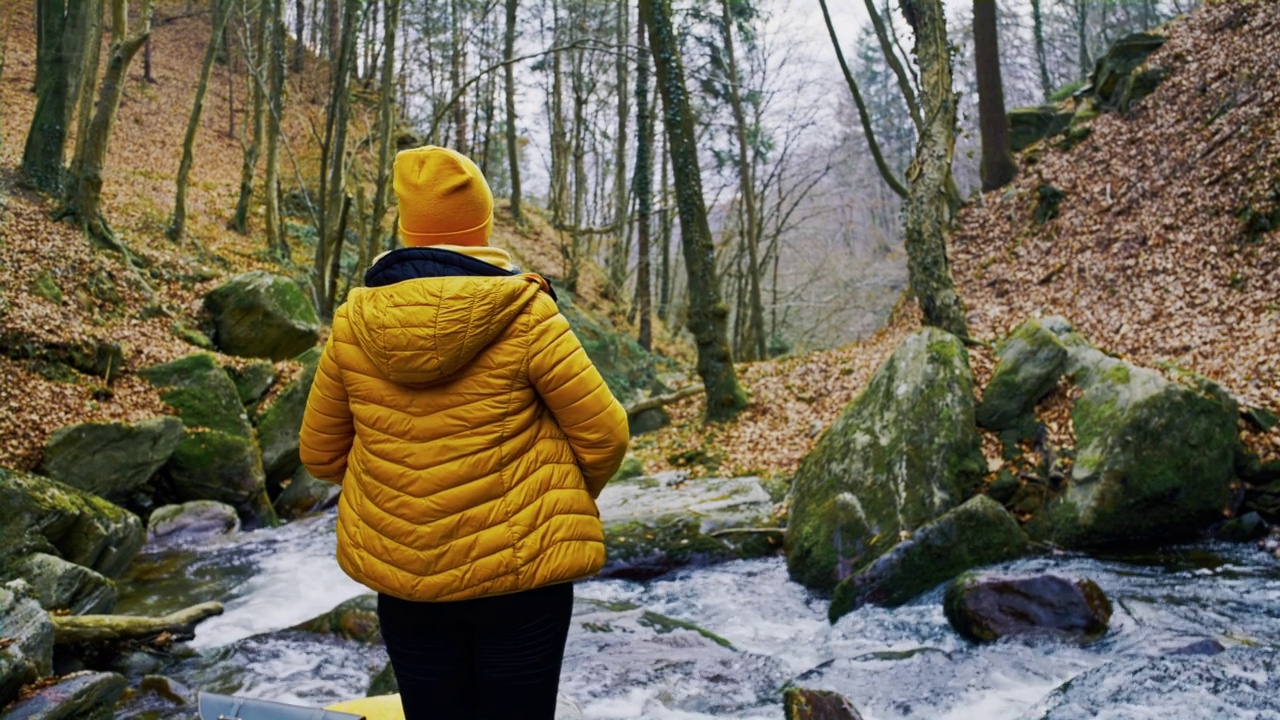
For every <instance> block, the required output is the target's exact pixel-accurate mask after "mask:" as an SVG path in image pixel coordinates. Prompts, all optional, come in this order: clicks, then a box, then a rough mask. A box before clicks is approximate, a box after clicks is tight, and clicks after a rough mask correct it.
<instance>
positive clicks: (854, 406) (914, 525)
mask: <svg viewBox="0 0 1280 720" xmlns="http://www.w3.org/2000/svg"><path fill="white" fill-rule="evenodd" d="M985 469H986V462H985V460H984V459H983V457H982V452H981V449H980V443H979V439H978V432H977V427H976V425H975V422H974V403H973V375H972V373H971V372H970V370H969V363H968V354H967V353H966V352H965V349H964V345H963V344H962V343H961V342H960V340H959V339H957V338H956V337H954V336H952V335H950V334H948V333H946V332H943V331H941V330H938V329H936V328H926V329H924V330H922V331H920V332H918V333H916V334H915V335H912V336H911V337H909V338H908V339H907V340H905V341H904V342H903V343H902V345H900V346H899V347H898V349H897V350H895V351H894V353H893V355H892V357H890V358H889V360H888V361H886V362H885V364H884V365H882V366H881V367H880V368H879V369H878V370H877V371H876V373H875V375H873V376H872V378H871V381H870V382H869V383H868V385H867V388H866V390H864V391H863V393H862V394H861V395H860V396H858V397H857V398H856V399H855V400H853V402H851V403H849V405H848V406H847V407H846V408H845V409H844V411H843V412H842V413H841V415H840V417H839V418H838V419H837V420H836V422H835V423H834V424H833V425H832V426H831V427H830V428H828V429H827V432H826V433H825V434H824V435H823V436H822V438H821V439H820V440H819V441H818V444H817V446H816V447H815V448H814V449H813V451H812V452H810V453H809V454H808V455H807V456H806V457H805V458H804V460H803V461H802V462H801V464H800V468H799V470H798V471H797V473H796V476H795V481H794V485H793V491H792V494H793V498H794V499H793V505H792V508H791V518H790V522H789V527H788V530H787V567H788V569H789V570H790V572H791V577H792V578H794V579H795V580H797V581H799V582H801V583H803V584H804V585H806V586H809V587H814V588H827V589H829V588H832V587H834V586H835V584H836V582H837V581H838V580H839V579H840V578H841V577H844V576H846V575H848V574H849V573H850V572H852V570H854V569H856V568H858V567H861V566H863V565H865V564H867V563H868V562H870V561H871V560H873V559H874V558H875V557H877V556H878V555H880V554H881V553H883V552H884V551H885V550H888V549H889V548H890V547H892V546H893V544H894V542H895V541H896V540H897V539H898V537H899V536H900V534H902V533H910V532H912V531H914V530H916V529H918V528H920V527H922V526H923V525H926V524H928V523H929V522H931V521H932V520H934V519H935V518H937V517H939V516H940V515H942V514H943V513H944V512H946V511H947V510H950V509H951V508H953V507H955V506H957V505H959V504H960V503H962V502H964V501H965V500H966V499H968V498H969V497H970V496H972V495H973V494H974V493H975V492H976V491H977V488H978V485H979V482H980V479H981V476H982V473H983V472H984V471H985Z"/></svg>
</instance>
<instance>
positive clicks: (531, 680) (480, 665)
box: [378, 583, 573, 720]
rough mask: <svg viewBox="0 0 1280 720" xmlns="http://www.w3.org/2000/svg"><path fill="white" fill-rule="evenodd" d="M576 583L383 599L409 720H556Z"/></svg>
mask: <svg viewBox="0 0 1280 720" xmlns="http://www.w3.org/2000/svg"><path fill="white" fill-rule="evenodd" d="M572 614H573V585H572V584H570V583H562V584H559V585H548V586H546V587H541V588H537V589H535V590H527V591H525V592H519V593H514V594H511V595H498V596H495V597H485V598H477V599H475V600H461V601H458V602H435V603H431V602H410V601H407V600H400V599H398V598H394V597H391V596H389V595H379V596H378V620H379V622H381V624H382V637H383V639H384V640H385V641H386V644H387V654H388V655H390V656H391V668H392V670H394V671H395V674H396V682H397V683H398V684H399V685H400V699H401V702H402V703H403V704H404V713H405V718H406V720H435V719H436V718H440V719H441V720H522V719H523V720H553V718H554V717H555V713H556V695H557V691H558V688H559V685H560V663H561V661H562V660H563V659H564V643H565V638H566V637H567V636H568V634H569V620H570V617H571V616H572Z"/></svg>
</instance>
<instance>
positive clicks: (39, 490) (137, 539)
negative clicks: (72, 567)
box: [0, 468, 145, 577]
mask: <svg viewBox="0 0 1280 720" xmlns="http://www.w3.org/2000/svg"><path fill="white" fill-rule="evenodd" d="M144 540H145V535H144V533H143V530H142V521H141V520H139V519H138V517H137V516H136V515H134V514H133V513H131V512H129V511H127V510H124V509H122V508H120V507H117V506H116V505H113V504H111V503H110V502H107V501H106V500H103V499H102V498H99V497H97V496H96V495H90V494H89V493H86V492H84V491H82V490H77V489H76V488H73V487H71V486H69V485H64V484H62V483H60V482H58V481H56V480H50V479H48V478H44V477H41V476H39V475H33V474H30V473H24V472H18V471H15V470H8V469H5V468H0V547H3V548H4V551H5V552H4V558H3V560H0V563H2V564H4V565H5V566H6V568H7V566H8V564H9V563H10V562H12V561H13V560H14V559H16V558H19V557H23V556H25V555H27V554H28V553H32V552H44V553H50V554H53V555H57V556H59V557H61V558H63V559H64V560H69V561H71V562H73V563H76V564H77V565H83V566H85V567H87V568H91V569H93V570H95V571H97V572H99V573H101V574H103V575H105V576H107V577H118V576H119V575H120V573H121V572H122V571H124V569H125V567H126V566H127V565H128V564H129V562H130V561H131V560H132V559H133V558H134V557H135V556H136V555H137V554H138V550H139V549H141V547H142V543H143V541H144ZM0 569H4V568H0Z"/></svg>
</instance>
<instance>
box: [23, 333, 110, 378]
mask: <svg viewBox="0 0 1280 720" xmlns="http://www.w3.org/2000/svg"><path fill="white" fill-rule="evenodd" d="M0 355H4V356H5V357H9V358H12V359H14V360H30V361H32V362H33V364H34V365H35V369H36V370H37V371H39V372H40V373H41V374H42V375H45V376H46V377H51V378H55V379H62V377H63V376H66V379H67V380H72V379H74V374H70V373H68V372H67V368H72V369H74V370H77V371H79V372H82V373H85V374H87V375H96V376H98V377H101V378H106V379H107V380H108V381H110V380H113V379H115V377H116V376H118V375H119V374H120V371H121V369H122V368H123V367H124V365H125V362H126V360H127V358H126V354H125V351H124V347H123V346H121V345H120V343H118V342H115V341H111V340H103V339H99V338H94V337H80V338H77V339H75V340H68V341H65V342H64V341H56V342H55V341H50V340H48V339H45V338H40V337H36V336H33V335H31V334H29V333H28V332H26V331H25V330H24V329H23V328H22V327H20V326H19V327H10V328H6V329H4V330H0ZM59 370H61V372H59Z"/></svg>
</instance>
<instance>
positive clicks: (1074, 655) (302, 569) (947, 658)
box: [117, 512, 1280, 720]
mask: <svg viewBox="0 0 1280 720" xmlns="http://www.w3.org/2000/svg"><path fill="white" fill-rule="evenodd" d="M335 520H336V516H335V515H334V514H333V513H332V512H330V513H327V514H324V515H319V516H315V517H311V518H307V519H304V520H300V521H296V522H293V523H290V524H288V525H285V526H283V527H280V528H276V529H269V530H259V531H255V532H250V533H242V534H238V535H233V536H229V537H225V538H216V539H211V540H201V541H199V542H198V543H194V544H191V545H186V546H175V547H148V548H146V549H144V552H143V555H142V556H141V557H140V558H139V559H138V560H137V561H136V562H135V564H134V566H133V568H132V569H131V570H130V572H129V573H128V574H127V575H126V577H125V578H124V579H122V581H121V601H120V603H119V605H118V607H117V612H120V613H128V614H134V613H137V614H162V613H166V612H171V611H173V610H176V609H179V608H181V607H184V606H187V605H190V604H193V603H196V602H202V601H206V600H218V601H221V602H223V603H224V604H225V606H226V612H225V613H224V614H223V615H221V616H218V617H215V618H211V619H209V620H206V621H205V622H204V623H202V624H201V625H200V626H199V628H198V630H197V634H196V637H195V639H194V640H193V641H191V642H190V643H189V645H190V648H191V649H192V650H194V651H195V652H192V653H189V655H190V656H189V657H186V658H185V659H181V660H179V661H178V662H177V663H176V664H172V665H170V666H169V667H166V668H164V669H162V670H160V672H163V673H164V674H165V675H168V676H169V677H171V678H173V679H175V680H177V681H179V682H180V683H183V684H185V685H186V686H188V687H189V688H191V689H200V690H209V691H214V692H224V693H235V694H241V695H246V696H252V697H260V698H269V699H275V700H280V701H284V702H293V703H298V704H305V705H322V704H326V703H330V702H335V701H338V700H345V699H349V698H352V697H358V696H362V695H364V694H365V691H366V689H367V688H368V685H369V681H370V678H371V676H372V675H373V674H375V673H377V672H378V671H379V670H381V669H382V667H383V666H384V665H385V663H386V653H385V652H384V651H383V650H382V648H381V647H380V646H373V647H371V646H368V645H363V644H360V643H357V642H353V641H348V640H342V639H336V638H332V637H328V636H322V635H316V634H312V633H304V632H297V631H289V630H286V628H289V627H290V626H293V625H295V624H297V623H300V622H303V621H305V620H308V619H310V618H312V617H315V616H317V615H320V614H322V613H324V612H327V611H328V610H330V609H331V608H333V607H334V606H335V605H337V604H338V603H340V602H342V601H343V600H346V599H348V598H351V597H354V596H356V595H360V594H362V593H364V592H365V590H364V589H363V588H362V587H361V586H359V585H357V584H356V583H354V582H353V581H351V580H349V579H348V578H347V577H346V576H345V575H344V574H343V573H342V571H341V570H340V569H339V568H338V567H337V564H336V562H335V560H334V543H335V539H334V524H335ZM999 570H1001V571H1003V572H1011V573H1036V572H1046V571H1053V572H1059V573H1063V574H1067V575H1072V576H1087V577H1090V578H1092V579H1093V580H1094V581H1096V582H1097V583H1098V584H1099V585H1100V586H1101V587H1102V589H1103V590H1104V591H1105V592H1106V593H1107V594H1108V596H1109V597H1110V598H1111V600H1112V603H1113V605H1114V610H1115V612H1114V615H1113V617H1112V620H1111V630H1110V631H1109V632H1108V634H1107V635H1106V636H1105V637H1104V638H1103V639H1102V640H1101V641H1099V642H1097V643H1094V644H1093V645H1090V646H1087V647H1077V646H1074V645H1067V644H1056V643H1045V642H1041V643H1024V642H999V643H995V644H991V645H984V646H976V645H972V644H970V643H968V642H966V641H965V640H963V639H961V638H960V637H959V636H957V635H956V634H955V633H954V632H953V631H952V630H951V628H950V626H949V625H948V624H947V621H946V619H945V617H944V616H943V613H942V607H941V595H942V588H938V589H935V590H934V591H932V592H930V593H928V594H926V595H924V596H921V597H920V598H917V599H916V600H915V601H913V602H911V603H909V604H907V605H906V606H903V607H900V608H896V609H884V608H877V607H866V608H863V609H861V610H858V611H856V612H853V613H851V614H849V615H847V616H845V617H843V618H841V619H840V621H839V622H838V623H836V624H835V625H834V626H832V625H831V624H829V623H828V622H827V619H826V611H827V602H826V600H825V599H823V598H821V597H819V596H816V595H815V594H813V593H811V592H809V591H808V590H806V589H804V588H803V587H801V586H799V585H797V584H795V583H793V582H791V581H790V580H789V579H788V577H787V572H786V565H785V562H784V561H783V559H782V558H780V557H774V558H766V559H761V560H749V561H737V562H730V563H726V564H723V565H716V566H711V567H702V568H689V569H684V570H679V571H676V572H673V573H669V574H667V575H664V576H661V577H658V578H655V579H653V580H650V581H647V582H632V581H625V580H613V579H597V580H591V581H587V582H582V583H579V584H578V586H577V588H576V596H577V602H576V605H575V611H574V614H575V618H574V624H573V626H572V629H571V631H570V634H569V641H568V647H567V649H566V656H565V662H564V671H563V675H562V680H561V691H562V692H563V693H566V694H567V695H569V696H571V697H572V698H573V699H574V700H575V701H576V702H577V704H578V705H579V706H580V707H581V709H582V711H583V714H584V716H585V717H586V718H588V719H591V720H595V719H604V718H654V719H658V720H667V719H670V720H700V719H702V718H741V719H743V720H757V719H758V720H765V719H767V720H781V719H782V717H783V710H782V704H781V695H780V692H779V690H780V688H781V687H782V686H783V685H784V684H785V683H787V682H788V681H790V682H794V683H796V684H800V685H803V686H805V687H809V688H821V689H829V690H835V691H837V692H840V693H841V694H843V695H845V696H846V697H848V698H849V699H850V700H851V701H852V702H853V704H854V705H855V706H856V707H857V708H858V709H859V711H861V713H862V714H863V716H864V717H865V718H866V720H890V719H892V720H907V719H916V718H919V719H925V718H928V719H929V720H959V719H962V718H973V719H975V720H976V719H982V720H988V719H989V720H1002V719H1009V720H1014V719H1020V718H1045V719H1046V720H1066V719H1069V718H1095V717H1097V718H1114V719H1116V720H1120V719H1122V718H1124V719H1129V718H1159V720H1177V719H1178V718H1188V719H1189V720H1190V719H1195V720H1204V719H1208V718H1250V719H1256V720H1280V560H1277V559H1276V558H1274V557H1271V556H1270V555H1268V554H1266V553H1263V552H1260V551H1258V550H1256V549H1254V548H1253V546H1252V545H1251V544H1242V545H1230V544H1218V543H1214V544H1200V545H1189V546H1182V547H1177V548H1169V549H1163V550H1159V551H1151V552H1149V553H1146V554H1141V555H1135V556H1130V557H1126V558H1114V559H1112V558H1107V559H1099V558H1086V557H1082V556H1068V555H1063V556H1053V557H1050V556H1042V557H1035V558H1028V559H1023V560H1019V561H1015V562H1012V563H1007V564H1005V565H1002V566H1000V567H999ZM1215 643H1216V644H1215ZM1222 648H1225V651H1223V650H1222ZM134 671H135V672H143V671H146V669H145V667H142V668H135V669H134ZM1091 671H1092V672H1091ZM1072 678H1076V679H1075V680H1073V681H1072V682H1071V683H1070V684H1069V688H1068V689H1067V690H1066V691H1065V692H1059V693H1054V690H1055V688H1058V687H1059V686H1062V685H1063V684H1064V683H1066V682H1067V681H1068V680H1072ZM164 707H165V706H163V705H161V704H158V703H157V702H155V701H147V700H145V699H143V700H137V701H134V702H131V703H130V704H127V705H126V706H125V708H124V709H123V710H122V711H121V713H120V714H119V715H118V716H119V717H138V718H144V717H145V718H160V717H175V718H176V717H183V716H184V715H181V714H177V713H176V712H169V711H166V710H165V709H164ZM189 715H190V713H189V711H187V713H186V715H185V716H189Z"/></svg>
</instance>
